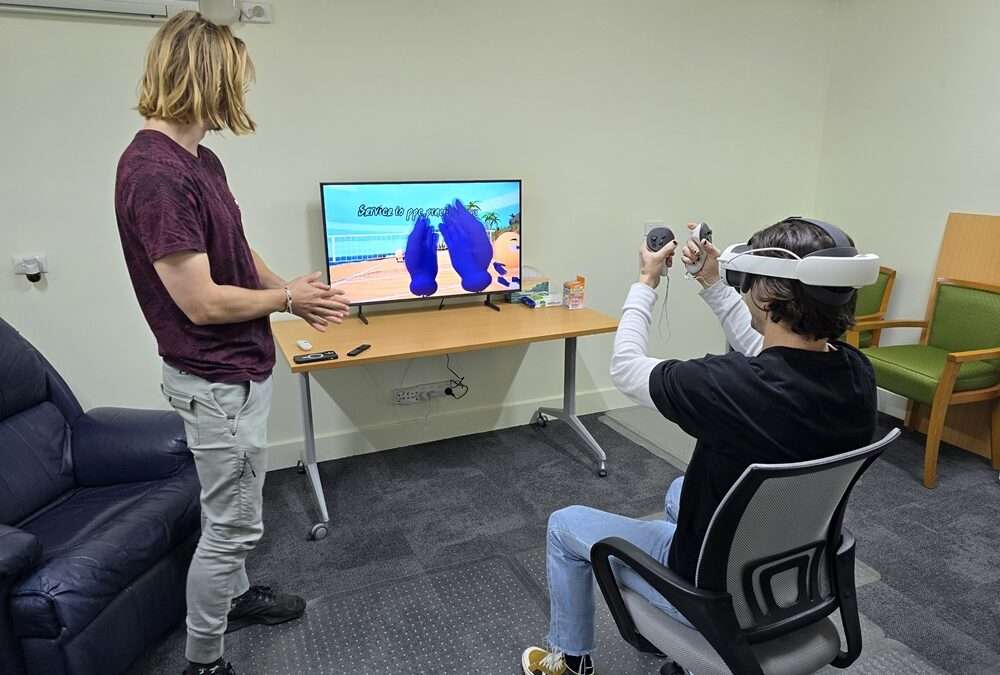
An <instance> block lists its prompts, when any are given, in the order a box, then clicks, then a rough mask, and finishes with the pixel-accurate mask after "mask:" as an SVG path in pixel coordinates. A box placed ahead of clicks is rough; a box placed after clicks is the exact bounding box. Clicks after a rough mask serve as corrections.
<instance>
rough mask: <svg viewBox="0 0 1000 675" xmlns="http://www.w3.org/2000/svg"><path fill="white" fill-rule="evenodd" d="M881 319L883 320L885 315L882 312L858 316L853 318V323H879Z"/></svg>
mask: <svg viewBox="0 0 1000 675" xmlns="http://www.w3.org/2000/svg"><path fill="white" fill-rule="evenodd" d="M883 318H885V314H884V313H882V312H875V313H874V314H860V315H858V316H856V317H854V323H862V322H865V323H867V322H869V321H879V320H881V319H883Z"/></svg>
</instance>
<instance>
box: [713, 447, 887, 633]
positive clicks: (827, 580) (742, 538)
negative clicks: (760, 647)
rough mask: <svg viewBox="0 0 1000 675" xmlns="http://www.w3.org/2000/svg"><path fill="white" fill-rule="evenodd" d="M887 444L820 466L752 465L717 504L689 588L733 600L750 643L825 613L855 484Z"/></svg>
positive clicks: (832, 600)
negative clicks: (847, 506)
mask: <svg viewBox="0 0 1000 675" xmlns="http://www.w3.org/2000/svg"><path fill="white" fill-rule="evenodd" d="M889 440H891V439H889V437H886V438H885V439H883V440H881V441H879V442H878V443H876V444H873V445H870V446H867V447H865V448H861V449H859V450H855V451H853V452H849V453H845V454H841V455H836V456H834V457H829V458H825V459H821V460H815V461H810V462H800V463H796V464H781V465H768V464H753V465H751V466H750V467H749V468H747V470H746V471H745V472H744V473H743V475H742V476H741V477H740V480H739V481H737V483H736V484H735V485H734V486H733V487H732V488H731V489H730V491H729V492H728V493H727V495H726V497H725V498H724V499H723V502H722V504H721V505H720V506H719V508H718V510H717V511H716V513H715V515H714V516H713V518H712V522H711V523H710V525H709V530H708V533H707V534H706V536H705V541H704V544H703V546H702V549H701V555H700V557H699V560H698V570H697V574H696V578H695V584H696V585H697V586H698V587H699V588H704V589H707V590H716V591H725V592H728V593H729V594H730V595H731V596H732V598H733V608H734V610H735V613H736V618H737V620H738V622H739V625H740V628H742V629H743V630H744V631H746V634H747V637H748V639H749V640H750V641H751V642H758V641H762V640H766V639H769V638H770V637H774V636H775V635H778V634H781V633H783V632H787V630H788V629H789V628H791V627H792V626H795V625H804V624H806V623H811V622H814V621H817V620H819V619H820V618H822V617H823V616H826V615H828V614H830V613H831V612H832V611H833V610H834V609H835V608H836V606H837V600H836V597H835V590H836V589H835V588H834V581H833V578H834V576H833V561H834V558H835V554H836V550H837V546H839V544H840V534H841V526H842V523H843V511H844V508H845V506H846V504H847V498H848V496H849V494H850V491H851V488H852V487H853V485H854V483H855V481H857V479H858V478H859V477H860V476H861V474H862V473H863V472H864V470H865V469H867V468H868V465H869V464H871V462H872V461H874V459H875V458H876V457H877V456H878V454H879V453H880V452H881V450H882V447H883V446H884V445H885V444H886V443H887V442H888V441H889Z"/></svg>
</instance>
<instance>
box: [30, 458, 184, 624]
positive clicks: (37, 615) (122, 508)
mask: <svg viewBox="0 0 1000 675" xmlns="http://www.w3.org/2000/svg"><path fill="white" fill-rule="evenodd" d="M198 495H199V485H198V477H197V474H196V472H195V468H194V464H189V465H187V466H186V467H185V468H184V469H182V470H181V471H179V472H178V473H177V474H175V475H173V476H171V477H169V478H166V479H164V480H159V481H151V482H143V483H126V484H122V485H112V486H107V487H88V488H76V489H74V490H73V491H72V492H70V493H69V494H68V495H66V496H65V497H64V498H63V499H61V500H59V501H58V502H57V503H55V504H53V505H52V506H51V507H49V508H47V509H45V510H44V511H43V512H41V513H38V514H36V515H34V516H32V518H31V519H30V520H29V521H27V522H24V523H21V524H20V525H19V527H20V528H21V529H23V530H25V531H27V532H31V533H32V534H34V535H35V536H37V537H38V539H39V541H40V542H41V544H42V548H43V551H44V553H43V561H42V564H41V565H40V566H39V567H38V568H37V569H36V570H35V571H34V572H33V573H32V574H30V575H29V576H27V577H26V578H24V579H23V580H21V581H20V582H19V583H18V584H17V585H15V586H14V587H13V589H12V591H11V612H12V615H13V620H14V621H13V623H14V630H15V632H16V633H17V634H18V635H19V636H20V637H55V636H57V635H59V634H60V632H61V631H62V630H64V629H65V630H66V631H67V632H68V633H69V634H70V635H75V634H77V633H78V632H79V631H80V630H82V629H83V628H84V627H86V626H87V625H88V624H89V623H90V622H91V621H92V620H93V619H94V617H96V616H97V615H98V614H99V613H100V612H101V610H103V609H104V608H105V607H106V606H107V605H108V604H109V603H110V602H111V601H112V600H113V599H114V598H115V596H117V595H118V594H119V593H120V592H121V591H122V590H123V589H124V588H125V587H127V586H128V585H129V584H130V583H131V582H132V581H133V580H135V579H136V578H138V577H139V576H140V575H141V574H142V573H144V572H145V571H146V570H148V569H150V568H151V567H152V566H153V565H154V564H156V562H157V561H159V560H160V559H161V558H162V557H163V556H165V555H166V554H167V552H168V551H170V550H172V549H173V548H174V547H175V546H177V545H178V544H179V543H181V542H182V541H183V540H185V539H186V538H187V537H189V536H190V535H191V534H192V533H193V532H195V531H197V529H198V528H199V526H200V511H199V506H198ZM177 592H178V593H183V592H184V589H182V588H179V589H177ZM151 611H155V608H151Z"/></svg>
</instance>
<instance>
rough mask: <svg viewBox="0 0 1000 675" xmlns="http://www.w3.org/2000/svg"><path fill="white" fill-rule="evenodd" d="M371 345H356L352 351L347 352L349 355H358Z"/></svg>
mask: <svg viewBox="0 0 1000 675" xmlns="http://www.w3.org/2000/svg"><path fill="white" fill-rule="evenodd" d="M370 347H371V345H358V346H357V347H355V348H354V349H352V350H351V351H349V352H347V355H348V356H357V355H358V354H360V353H361V352H363V351H365V350H366V349H369V348H370Z"/></svg>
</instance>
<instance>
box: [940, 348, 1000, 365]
mask: <svg viewBox="0 0 1000 675" xmlns="http://www.w3.org/2000/svg"><path fill="white" fill-rule="evenodd" d="M991 359H1000V347H993V348H991V349H973V350H971V351H967V352H952V353H951V354H948V360H949V361H953V362H954V363H967V362H969V361H989V360H991Z"/></svg>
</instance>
